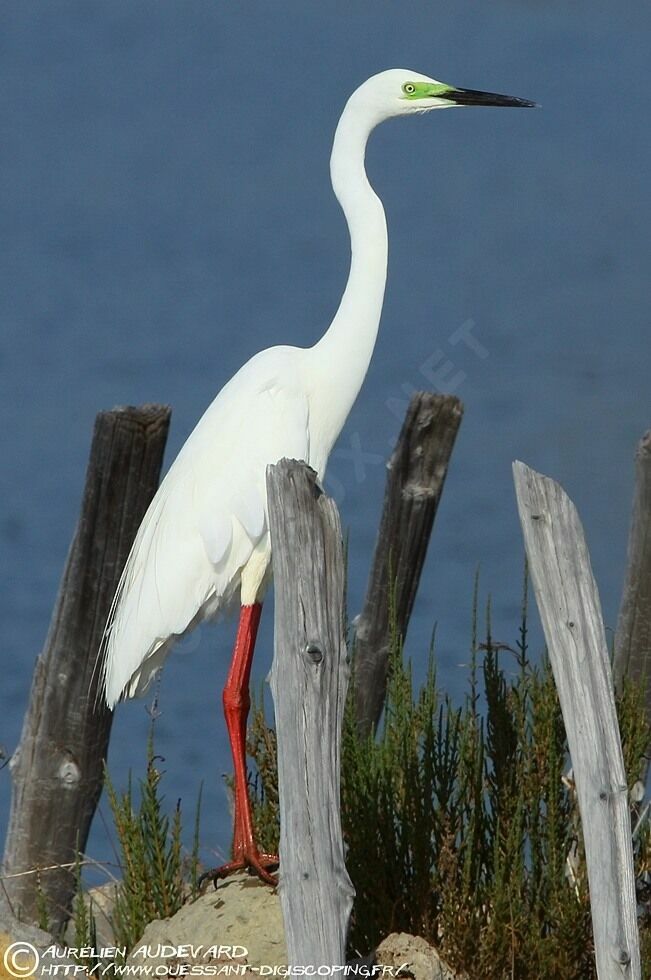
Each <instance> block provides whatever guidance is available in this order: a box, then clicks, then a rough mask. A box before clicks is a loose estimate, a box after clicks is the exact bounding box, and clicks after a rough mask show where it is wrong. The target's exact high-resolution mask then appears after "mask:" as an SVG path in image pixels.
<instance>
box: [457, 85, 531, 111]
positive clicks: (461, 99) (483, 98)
mask: <svg viewBox="0 0 651 980" xmlns="http://www.w3.org/2000/svg"><path fill="white" fill-rule="evenodd" d="M437 98H438V99H447V100H448V101H450V102H454V104H455V105H494V106H516V107H518V108H521V109H522V108H526V109H532V108H534V107H535V106H536V103H535V102H530V101H529V100H528V99H516V98H514V97H513V96H512V95H496V94H495V93H494V92H475V90H474V89H471V88H452V89H450V91H449V92H445V93H444V94H443V95H437Z"/></svg>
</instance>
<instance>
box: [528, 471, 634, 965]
mask: <svg viewBox="0 0 651 980" xmlns="http://www.w3.org/2000/svg"><path fill="white" fill-rule="evenodd" d="M513 473H514V480H515V490H516V495H517V498H518V509H519V512H520V523H521V524H522V532H523V535H524V543H525V547H526V551H527V559H528V562H529V570H530V572H531V579H532V582H533V586H534V592H535V595H536V603H537V605H538V611H539V612H540V618H541V621H542V625H543V629H544V631H545V638H546V640H547V647H548V650H549V658H550V661H551V665H552V670H553V672H554V680H555V682H556V688H557V690H558V697H559V701H560V704H561V710H562V712H563V721H564V722H565V731H566V732H567V742H568V746H569V749H570V757H571V759H572V770H573V773H574V780H575V783H576V791H577V797H578V801H579V810H580V812H581V824H582V827H583V839H584V843H585V858H586V865H587V869H588V883H589V886H590V906H591V909H592V925H593V932H594V944H595V959H596V963H597V976H598V977H599V980H622V978H627V980H640V977H641V968H640V944H639V935H638V928H637V907H636V899H635V877H634V871H633V848H632V843H631V821H630V815H629V805H628V789H627V785H626V772H625V769H624V759H623V756H622V746H621V741H620V737H619V726H618V723H617V714H616V711H615V697H614V693H613V681H612V675H611V671H610V660H609V657H608V647H607V645H606V633H605V630H604V625H603V619H602V614H601V603H600V602H599V593H598V591H597V585H596V583H595V580H594V577H593V575H592V568H591V566H590V555H589V553H588V547H587V544H586V541H585V537H584V534H583V528H582V526H581V521H580V519H579V515H578V514H577V512H576V508H575V506H574V504H573V503H572V501H571V500H570V499H569V497H568V496H567V494H566V493H565V492H564V490H563V489H562V488H561V487H560V486H559V485H558V484H557V483H555V482H554V481H553V480H550V479H549V478H548V477H546V476H542V475H541V474H540V473H536V472H535V471H534V470H531V469H529V467H528V466H525V465H524V463H514V465H513Z"/></svg>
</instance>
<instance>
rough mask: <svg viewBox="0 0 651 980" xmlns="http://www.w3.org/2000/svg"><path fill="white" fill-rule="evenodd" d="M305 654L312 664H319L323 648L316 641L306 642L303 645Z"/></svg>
mask: <svg viewBox="0 0 651 980" xmlns="http://www.w3.org/2000/svg"><path fill="white" fill-rule="evenodd" d="M305 655H306V657H307V658H308V660H311V661H312V663H313V664H320V663H321V662H322V660H323V650H322V649H321V647H320V646H319V645H318V643H308V644H307V646H306V647H305Z"/></svg>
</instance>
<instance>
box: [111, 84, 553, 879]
mask: <svg viewBox="0 0 651 980" xmlns="http://www.w3.org/2000/svg"><path fill="white" fill-rule="evenodd" d="M461 105H483V106H532V105H534V103H532V102H528V101H526V100H524V99H516V98H511V97H509V96H503V95H494V94H490V93H486V92H475V91H472V90H469V89H460V88H455V87H454V86H452V85H446V84H444V83H442V82H438V81H436V80H435V79H433V78H428V77H427V76H426V75H421V74H418V73H417V72H413V71H407V70H403V69H393V70H390V71H384V72H381V73H380V74H378V75H375V76H373V77H372V78H369V79H368V80H367V81H366V82H364V83H363V84H362V85H361V86H360V87H359V88H358V89H357V90H356V91H355V92H353V94H352V95H351V97H350V98H349V100H348V102H347V104H346V107H345V109H344V111H343V113H342V115H341V118H340V120H339V124H338V126H337V130H336V133H335V138H334V145H333V149H332V156H331V160H330V173H331V177H332V187H333V190H334V192H335V194H336V196H337V198H338V200H339V203H340V205H341V207H342V210H343V212H344V215H345V218H346V221H347V223H348V229H349V233H350V243H351V264H350V273H349V277H348V282H347V284H346V288H345V290H344V294H343V296H342V299H341V302H340V304H339V308H338V309H337V312H336V314H335V317H334V319H333V321H332V323H331V325H330V327H329V328H328V330H327V331H326V333H325V334H324V336H323V337H322V338H321V339H320V340H319V341H318V343H316V344H315V345H314V346H313V347H309V348H305V349H304V348H298V347H272V348H270V349H269V350H264V351H262V352H261V353H259V354H256V355H255V357H253V358H252V359H251V360H250V361H248V362H247V363H246V364H245V365H244V366H243V367H242V368H241V369H240V370H239V371H238V372H237V374H236V375H235V376H234V377H233V378H232V379H231V380H230V381H229V382H228V384H226V385H225V386H224V388H222V390H221V391H220V392H219V394H218V395H217V397H216V398H215V400H214V401H213V402H212V404H211V405H210V407H209V408H208V410H207V411H206V412H205V414H204V415H203V417H202V418H201V420H200V421H199V423H198V425H197V426H196V428H195V429H194V431H193V432H192V434H191V435H190V437H189V438H188V440H187V442H186V443H185V445H184V446H183V448H182V449H181V451H180V453H179V454H178V456H177V458H176V460H175V461H174V463H173V464H172V466H171V468H170V470H169V472H168V473H167V475H166V476H165V478H164V480H163V482H162V483H161V485H160V488H159V490H158V492H157V494H156V496H155V497H154V499H153V501H152V503H151V505H150V507H149V509H148V511H147V513H146V514H145V517H144V519H143V521H142V524H141V526H140V530H139V531H138V534H137V536H136V539H135V542H134V545H133V547H132V549H131V553H130V555H129V558H128V560H127V563H126V566H125V569H124V572H123V574H122V577H121V579H120V583H119V585H118V589H117V592H116V595H115V598H114V600H113V605H112V608H111V612H110V616H109V619H108V623H107V627H106V633H105V636H104V641H103V643H102V649H101V651H100V665H101V683H102V686H103V693H104V696H105V699H106V703H107V704H108V706H109V707H111V708H112V707H114V706H115V704H116V702H117V701H118V700H119V699H120V698H122V697H132V696H134V695H138V694H140V693H142V692H143V691H144V690H145V689H146V688H147V686H148V684H149V683H150V681H151V679H152V677H153V675H154V674H155V672H156V671H157V670H158V669H159V668H160V666H161V665H162V662H163V660H164V658H165V657H166V656H167V654H168V652H169V650H170V648H171V646H172V645H173V643H174V641H175V640H176V639H177V638H178V637H179V636H181V635H183V634H184V633H187V632H188V631H189V630H191V629H192V628H193V627H194V626H196V625H197V624H198V623H199V622H201V621H203V620H206V619H211V618H213V617H215V616H216V615H217V614H218V613H221V612H223V611H224V610H225V609H226V608H227V607H229V606H232V605H233V604H234V603H237V602H238V601H239V604H240V619H239V627H238V630H237V638H236V640H235V647H234V651H233V655H232V660H231V666H230V671H229V674H228V679H227V681H226V686H225V688H224V692H223V704H224V712H225V716H226V724H227V726H228V733H229V738H230V744H231V749H232V753H233V765H234V773H235V781H234V803H235V813H234V840H233V860H232V861H231V862H230V863H229V864H227V865H224V867H223V868H221V869H218V870H217V872H216V874H217V875H220V876H221V875H225V874H227V873H228V872H230V871H232V870H235V869H238V868H244V867H246V868H249V869H250V870H252V871H254V872H255V873H257V874H258V875H259V876H260V877H261V878H262V879H263V880H265V881H270V882H274V878H273V877H272V875H271V874H270V871H269V869H270V868H271V867H272V865H274V864H276V862H277V858H275V857H274V856H273V855H266V854H261V853H260V852H259V850H258V848H257V846H256V843H255V838H254V830H253V823H252V818H251V808H250V802H249V798H248V792H247V780H246V760H245V735H246V720H247V715H248V709H249V693H248V687H249V674H250V669H251V661H252V657H253V647H254V644H255V638H256V632H257V628H258V623H259V619H260V613H261V609H262V597H263V594H264V590H265V586H266V584H267V580H268V577H269V566H270V555H271V549H270V541H269V529H268V521H267V503H266V489H265V472H266V468H267V466H268V464H270V463H275V462H277V461H278V460H279V459H281V458H282V457H291V458H294V459H300V460H305V461H306V462H307V463H309V465H310V466H311V467H312V468H313V469H314V470H316V472H317V473H318V475H319V477H320V478H321V479H323V476H324V472H325V468H326V463H327V460H328V456H329V454H330V451H331V449H332V447H333V444H334V442H335V440H336V439H337V437H338V435H339V433H340V431H341V428H342V426H343V424H344V422H345V421H346V418H347V416H348V413H349V412H350V410H351V407H352V405H353V402H354V401H355V399H356V397H357V393H358V392H359V389H360V387H361V385H362V382H363V380H364V377H365V375H366V372H367V369H368V366H369V362H370V359H371V355H372V353H373V348H374V346H375V340H376V336H377V331H378V325H379V322H380V313H381V310H382V302H383V298H384V287H385V282H386V273H387V229H386V222H385V216H384V210H383V207H382V204H381V202H380V200H379V198H378V197H377V195H376V194H375V193H374V191H373V189H372V187H371V185H370V184H369V181H368V179H367V176H366V172H365V169H364V155H365V149H366V143H367V140H368V137H369V135H370V133H371V131H372V130H373V129H374V128H375V126H377V125H378V123H381V122H383V121H384V120H385V119H389V118H390V117H391V116H406V115H411V114H413V113H422V112H428V111H429V110H430V109H443V108H449V107H452V106H461Z"/></svg>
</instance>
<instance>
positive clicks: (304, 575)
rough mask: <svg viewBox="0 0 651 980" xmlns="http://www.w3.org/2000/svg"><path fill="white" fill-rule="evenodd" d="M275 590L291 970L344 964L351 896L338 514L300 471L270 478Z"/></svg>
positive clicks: (290, 467)
mask: <svg viewBox="0 0 651 980" xmlns="http://www.w3.org/2000/svg"><path fill="white" fill-rule="evenodd" d="M267 497H268V504H269V522H270V528H271V542H272V549H273V569H274V585H275V643H274V660H273V666H272V668H271V675H270V682H271V692H272V695H273V699H274V709H275V715H276V735H277V739H278V789H279V798H280V885H279V892H280V901H281V906H282V910H283V919H284V922H285V935H286V938H287V955H288V958H289V959H288V962H289V963H292V964H302V965H311V966H319V965H322V964H330V965H331V964H334V965H340V966H343V964H344V963H345V950H346V933H347V929H348V919H349V917H350V911H351V908H352V900H353V894H354V893H353V887H352V884H351V881H350V878H349V877H348V874H347V872H346V866H345V863H344V846H343V839H342V834H341V820H340V811H339V763H340V756H341V730H342V725H343V717H344V704H345V701H346V688H347V685H348V674H349V668H348V653H347V650H346V639H345V633H344V604H345V600H344V581H345V575H344V556H343V547H342V538H341V526H340V523H339V515H338V513H337V508H336V506H335V504H334V502H333V501H332V500H330V499H329V498H328V497H326V496H324V495H323V494H322V493H321V491H320V490H319V488H318V487H317V485H316V477H315V474H314V473H313V472H312V470H310V469H309V468H308V467H307V466H306V465H305V464H304V463H296V462H293V461H289V460H282V461H281V462H280V463H278V464H277V465H276V466H270V467H269V470H268V473H267Z"/></svg>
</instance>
